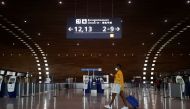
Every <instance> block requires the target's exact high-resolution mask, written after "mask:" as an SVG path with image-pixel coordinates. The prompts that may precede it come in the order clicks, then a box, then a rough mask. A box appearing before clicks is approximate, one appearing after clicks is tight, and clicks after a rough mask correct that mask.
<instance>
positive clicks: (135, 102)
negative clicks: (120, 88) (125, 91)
mask: <svg viewBox="0 0 190 109" xmlns="http://www.w3.org/2000/svg"><path fill="white" fill-rule="evenodd" d="M126 99H127V101H128V102H129V104H130V105H131V106H132V107H133V109H137V108H138V107H139V102H138V100H137V99H136V98H135V97H134V96H131V95H129V96H127V97H126Z"/></svg>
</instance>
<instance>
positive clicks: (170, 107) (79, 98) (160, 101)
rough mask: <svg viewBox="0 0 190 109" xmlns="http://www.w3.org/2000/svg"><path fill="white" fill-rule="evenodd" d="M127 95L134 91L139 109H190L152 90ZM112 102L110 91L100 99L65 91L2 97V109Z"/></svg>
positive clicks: (99, 108) (81, 108) (87, 108)
mask: <svg viewBox="0 0 190 109" xmlns="http://www.w3.org/2000/svg"><path fill="white" fill-rule="evenodd" d="M127 92H133V95H135V97H136V98H138V100H139V103H140V106H139V109H190V100H188V99H184V100H180V99H179V98H164V97H163V96H162V92H155V91H154V90H152V89H138V88H133V89H130V90H128V91H127ZM131 94H132V93H131ZM109 101H110V92H109V90H108V89H107V90H106V91H105V94H103V95H97V96H95V95H85V96H83V91H82V89H65V90H62V91H57V92H51V93H41V94H40V95H36V96H33V97H20V98H19V97H18V98H8V97H5V98H0V109H104V105H105V104H107V103H109ZM122 106H123V103H122V101H121V99H120V98H119V97H118V98H117V99H116V100H115V102H114V104H113V108H112V109H120V108H121V107H122Z"/></svg>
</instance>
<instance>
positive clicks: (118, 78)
mask: <svg viewBox="0 0 190 109" xmlns="http://www.w3.org/2000/svg"><path fill="white" fill-rule="evenodd" d="M115 70H116V73H115V75H114V85H113V87H112V88H111V93H112V100H111V102H110V104H108V105H105V108H107V109H110V108H112V103H113V102H114V100H115V97H116V95H117V94H119V95H120V97H121V98H122V100H123V103H124V105H125V106H123V107H122V108H121V109H128V107H127V101H126V98H125V95H124V78H123V73H122V71H121V65H120V64H117V66H116V68H115Z"/></svg>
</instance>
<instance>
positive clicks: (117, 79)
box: [114, 70, 124, 88]
mask: <svg viewBox="0 0 190 109" xmlns="http://www.w3.org/2000/svg"><path fill="white" fill-rule="evenodd" d="M114 83H116V84H120V86H121V87H122V88H124V79H123V73H122V71H121V70H118V71H117V73H116V74H115V77H114Z"/></svg>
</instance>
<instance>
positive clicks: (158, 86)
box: [156, 79, 161, 91]
mask: <svg viewBox="0 0 190 109" xmlns="http://www.w3.org/2000/svg"><path fill="white" fill-rule="evenodd" d="M160 86H161V80H160V79H157V80H156V88H157V90H158V91H160Z"/></svg>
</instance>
